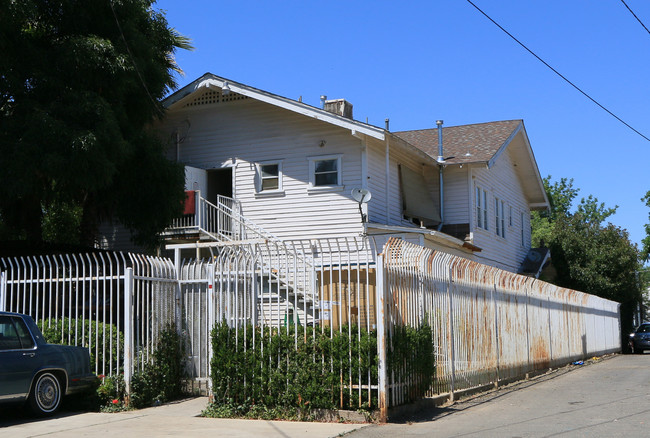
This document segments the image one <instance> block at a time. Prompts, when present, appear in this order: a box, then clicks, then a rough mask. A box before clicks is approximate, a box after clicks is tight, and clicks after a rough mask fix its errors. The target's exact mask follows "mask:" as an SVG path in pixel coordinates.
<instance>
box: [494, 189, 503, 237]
mask: <svg viewBox="0 0 650 438" xmlns="http://www.w3.org/2000/svg"><path fill="white" fill-rule="evenodd" d="M505 210H506V203H505V202H503V201H502V200H501V199H499V198H497V197H495V198H494V218H495V219H496V221H495V225H496V227H495V230H496V233H497V236H501V237H503V238H505V237H506V211H505Z"/></svg>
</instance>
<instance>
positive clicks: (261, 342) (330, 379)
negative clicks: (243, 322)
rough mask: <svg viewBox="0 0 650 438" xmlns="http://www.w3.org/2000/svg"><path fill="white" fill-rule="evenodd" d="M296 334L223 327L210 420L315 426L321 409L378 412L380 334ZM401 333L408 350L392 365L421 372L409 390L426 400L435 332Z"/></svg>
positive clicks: (352, 329)
mask: <svg viewBox="0 0 650 438" xmlns="http://www.w3.org/2000/svg"><path fill="white" fill-rule="evenodd" d="M295 330H296V328H295V326H289V327H282V328H279V329H278V328H265V329H264V330H261V329H260V328H259V327H256V328H253V327H252V326H251V325H248V326H245V327H240V328H238V329H235V328H231V327H228V325H227V324H226V322H222V323H220V324H217V325H216V326H215V328H214V330H213V331H212V348H213V359H212V363H211V373H212V375H211V377H212V382H213V392H214V403H213V404H212V405H211V406H210V407H208V409H206V410H205V411H204V413H203V414H204V415H205V416H213V417H227V418H230V417H243V418H262V419H272V418H282V419H301V420H308V419H310V418H311V412H312V410H314V409H337V408H342V409H353V410H373V409H376V408H377V391H376V390H372V391H369V390H368V388H369V387H374V388H376V385H377V382H378V356H377V335H376V332H374V331H372V332H367V331H365V330H361V331H359V329H358V327H357V326H355V325H351V326H344V327H341V329H340V330H336V331H334V333H332V334H330V332H329V329H326V330H325V331H321V329H320V328H318V327H316V328H313V327H307V328H304V327H298V333H297V336H296V332H295ZM396 333H397V335H396V337H395V338H394V340H395V342H396V343H399V344H400V345H399V347H396V348H393V350H392V353H389V354H390V356H389V366H393V367H396V368H397V367H399V369H400V370H403V372H406V371H407V370H408V369H411V370H413V372H415V373H416V376H417V378H416V379H415V380H416V381H417V382H416V383H414V384H411V386H409V391H410V393H412V394H413V395H414V396H421V395H422V394H424V392H425V391H426V390H427V389H428V388H429V385H430V383H431V381H432V379H433V373H434V366H433V358H434V356H433V344H432V334H431V328H430V327H429V326H428V325H424V326H422V327H420V328H419V329H415V328H404V329H399V330H397V331H396ZM420 352H421V353H420ZM389 373H390V368H389ZM409 380H410V379H406V381H409ZM359 387H361V391H359ZM422 388H426V389H424V390H423V389H422Z"/></svg>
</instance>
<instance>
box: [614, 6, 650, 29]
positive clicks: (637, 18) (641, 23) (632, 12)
mask: <svg viewBox="0 0 650 438" xmlns="http://www.w3.org/2000/svg"><path fill="white" fill-rule="evenodd" d="M621 3H623V4H624V5H625V7H626V8H627V10H628V11H630V14H632V15H634V18H636V21H638V22H639V24H640V25H641V26H643V28H644V29H645V31H646V32H648V33H650V30H648V28H647V27H646V26H645V24H643V21H641V19H640V18H639V17H637V16H636V14H635V13H634V11H633V10H632V9H630V7H629V6H628V5H627V3H625V0H621Z"/></svg>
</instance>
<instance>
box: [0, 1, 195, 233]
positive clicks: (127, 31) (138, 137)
mask: <svg viewBox="0 0 650 438" xmlns="http://www.w3.org/2000/svg"><path fill="white" fill-rule="evenodd" d="M153 4H154V1H151V0H47V1H44V0H20V1H17V0H7V1H3V2H0V53H2V56H1V57H0V156H2V172H0V233H2V234H3V235H2V236H0V238H3V239H11V240H18V239H24V240H29V241H32V242H40V241H43V240H46V241H52V242H66V243H75V242H81V243H84V244H91V243H92V242H93V240H94V237H95V233H96V229H97V226H98V224H99V223H100V222H101V221H104V220H109V219H110V220H112V219H117V220H119V221H120V222H121V223H122V224H123V225H125V226H126V227H127V228H129V229H130V230H131V231H132V233H133V236H134V240H135V241H136V242H138V243H141V244H153V243H154V242H155V239H156V235H157V233H158V232H159V231H160V230H162V229H163V228H164V227H165V226H167V225H168V224H169V222H170V221H171V219H172V218H173V217H174V216H176V215H178V214H179V213H180V210H181V201H182V199H183V196H184V193H183V169H182V167H181V166H180V165H179V164H177V163H174V162H172V161H169V160H168V159H167V158H166V157H165V150H166V145H165V144H164V142H162V141H161V140H160V139H159V138H158V137H157V136H156V135H155V134H154V132H153V131H152V129H151V126H152V123H153V122H154V121H155V120H156V119H157V118H160V117H162V116H163V108H162V106H161V103H160V100H161V98H163V97H164V96H165V95H166V94H167V93H168V92H169V91H170V90H173V89H174V88H176V85H177V84H176V82H175V79H174V74H175V73H176V72H179V71H180V69H179V68H178V66H177V64H176V62H175V60H174V57H173V55H174V53H175V51H176V50H178V49H190V48H191V46H190V45H189V40H188V39H187V38H185V37H183V36H181V35H179V34H178V33H177V32H176V31H175V30H174V29H172V28H170V27H169V26H168V23H167V21H166V19H165V16H164V14H163V13H162V12H160V11H157V10H155V9H153Z"/></svg>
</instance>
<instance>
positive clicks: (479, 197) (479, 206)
mask: <svg viewBox="0 0 650 438" xmlns="http://www.w3.org/2000/svg"><path fill="white" fill-rule="evenodd" d="M476 226H478V227H479V228H483V229H484V230H487V229H488V212H487V192H486V191H485V190H483V189H482V188H481V187H479V186H476Z"/></svg>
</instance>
